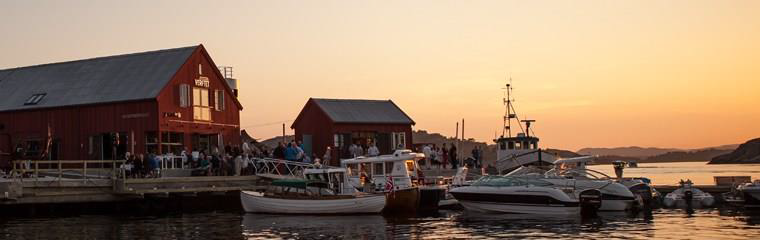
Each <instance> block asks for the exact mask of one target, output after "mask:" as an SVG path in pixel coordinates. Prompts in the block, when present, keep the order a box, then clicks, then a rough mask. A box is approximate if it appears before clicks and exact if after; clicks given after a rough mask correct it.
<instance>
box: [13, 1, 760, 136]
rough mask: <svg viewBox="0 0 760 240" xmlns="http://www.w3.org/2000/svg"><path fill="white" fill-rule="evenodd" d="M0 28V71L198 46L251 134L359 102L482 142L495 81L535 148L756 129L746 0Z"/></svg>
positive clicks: (323, 4) (221, 9)
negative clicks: (233, 84) (228, 79)
mask: <svg viewBox="0 0 760 240" xmlns="http://www.w3.org/2000/svg"><path fill="white" fill-rule="evenodd" d="M0 30H1V31H2V36H1V37H0V43H1V44H0V54H2V57H0V69H5V68H12V67H19V66H27V65H35V64H41V63H49V62H60V61H67V60H76V59H82V58H92V57H98V56H107V55H115V54H123V53H132V52H142V51H149V50H158V49H164V48H175V47H183V46H190V45H196V44H201V43H202V44H203V45H204V46H205V47H206V48H207V49H208V50H209V52H210V54H211V56H212V58H213V59H214V61H215V62H216V63H217V64H219V65H228V66H233V67H234V71H235V77H236V78H238V79H239V81H240V92H241V97H240V100H241V102H242V104H243V106H244V107H245V109H244V111H243V112H242V117H241V125H242V128H244V129H246V130H248V131H249V132H252V133H253V135H254V137H257V138H269V137H272V136H275V135H278V134H280V132H281V123H282V122H285V123H287V124H288V126H290V123H291V122H292V120H293V119H295V117H296V115H297V114H298V112H299V111H300V110H301V108H302V107H303V105H304V104H305V103H306V100H307V99H308V98H309V97H320V98H367V99H392V100H393V101H394V102H396V104H398V105H399V106H400V107H401V108H402V109H403V110H404V111H405V112H406V113H407V114H409V115H410V116H411V117H412V118H413V119H414V120H415V121H416V122H417V125H416V126H415V129H424V130H428V131H430V132H439V133H442V134H444V135H454V130H455V124H456V122H457V121H459V120H461V119H462V118H464V119H465V121H466V123H465V124H466V130H465V134H466V137H473V138H475V139H477V140H480V141H486V142H489V143H490V142H491V140H492V139H493V137H494V133H495V132H497V131H499V132H500V128H501V116H502V115H503V114H504V108H503V105H502V104H501V98H502V94H503V90H502V89H501V87H503V85H504V84H505V83H506V79H507V78H509V77H510V76H511V77H512V79H513V82H512V83H513V85H514V86H515V97H516V99H517V103H516V107H517V110H518V112H519V115H520V116H521V117H524V116H527V117H528V118H531V119H536V120H537V122H536V124H535V132H536V133H537V134H538V135H539V137H541V145H542V147H551V148H561V149H569V150H577V149H579V148H583V147H615V146H632V145H637V146H653V147H679V148H697V147H706V146H712V145H722V144H733V143H741V142H744V141H746V140H749V139H751V138H756V137H760V1H696V0H688V1H239V2H236V1H119V2H115V1H114V2H110V3H104V2H100V1H2V2H0ZM288 133H289V134H291V133H292V132H291V130H290V129H288Z"/></svg>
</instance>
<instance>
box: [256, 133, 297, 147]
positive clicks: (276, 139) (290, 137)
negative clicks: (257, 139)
mask: <svg viewBox="0 0 760 240" xmlns="http://www.w3.org/2000/svg"><path fill="white" fill-rule="evenodd" d="M293 139H295V137H294V136H293V135H286V136H285V142H290V141H291V140H293ZM279 142H282V136H279V137H273V138H270V139H267V140H264V141H261V144H264V145H265V146H267V147H269V149H274V148H276V147H277V143H279Z"/></svg>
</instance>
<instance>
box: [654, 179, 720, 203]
mask: <svg viewBox="0 0 760 240" xmlns="http://www.w3.org/2000/svg"><path fill="white" fill-rule="evenodd" d="M679 184H680V185H681V187H680V188H678V189H676V190H674V191H673V192H670V193H668V194H667V195H665V198H664V199H663V200H662V204H663V205H664V206H665V207H668V208H673V207H677V208H684V207H687V208H688V207H691V208H703V207H711V206H712V205H713V204H715V198H714V197H713V196H712V195H710V194H709V193H706V192H703V191H702V190H699V189H697V188H695V187H694V186H693V183H692V182H691V180H686V181H683V180H681V181H680V182H679Z"/></svg>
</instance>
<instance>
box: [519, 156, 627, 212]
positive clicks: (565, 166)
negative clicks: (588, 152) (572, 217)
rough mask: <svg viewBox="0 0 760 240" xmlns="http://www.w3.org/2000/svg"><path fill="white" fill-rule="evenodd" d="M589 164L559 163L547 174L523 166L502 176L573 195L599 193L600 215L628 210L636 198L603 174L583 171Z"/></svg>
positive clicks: (584, 160)
mask: <svg viewBox="0 0 760 240" xmlns="http://www.w3.org/2000/svg"><path fill="white" fill-rule="evenodd" d="M592 160H593V157H591V156H584V157H576V158H566V159H560V160H557V161H555V162H554V167H553V168H552V169H550V170H548V171H544V170H543V169H541V168H538V167H535V166H524V167H520V168H518V169H516V170H514V171H512V172H510V173H508V174H506V176H518V177H529V178H535V179H541V180H544V181H546V182H549V183H551V184H554V185H555V186H558V187H570V188H573V189H575V190H576V191H585V190H591V189H597V190H599V191H601V193H602V206H601V207H600V208H599V210H600V211H625V210H628V209H630V208H632V207H633V206H634V202H635V200H636V198H635V196H634V195H633V193H632V192H631V190H630V189H628V187H626V186H625V185H623V184H621V183H618V182H615V180H614V179H612V178H611V177H610V176H607V175H605V174H604V173H601V172H597V171H594V170H591V169H588V168H586V164H587V163H588V162H590V161H592Z"/></svg>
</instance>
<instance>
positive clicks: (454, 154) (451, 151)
mask: <svg viewBox="0 0 760 240" xmlns="http://www.w3.org/2000/svg"><path fill="white" fill-rule="evenodd" d="M449 159H450V160H451V169H457V167H458V165H459V160H458V159H457V147H456V146H454V144H451V149H449Z"/></svg>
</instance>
